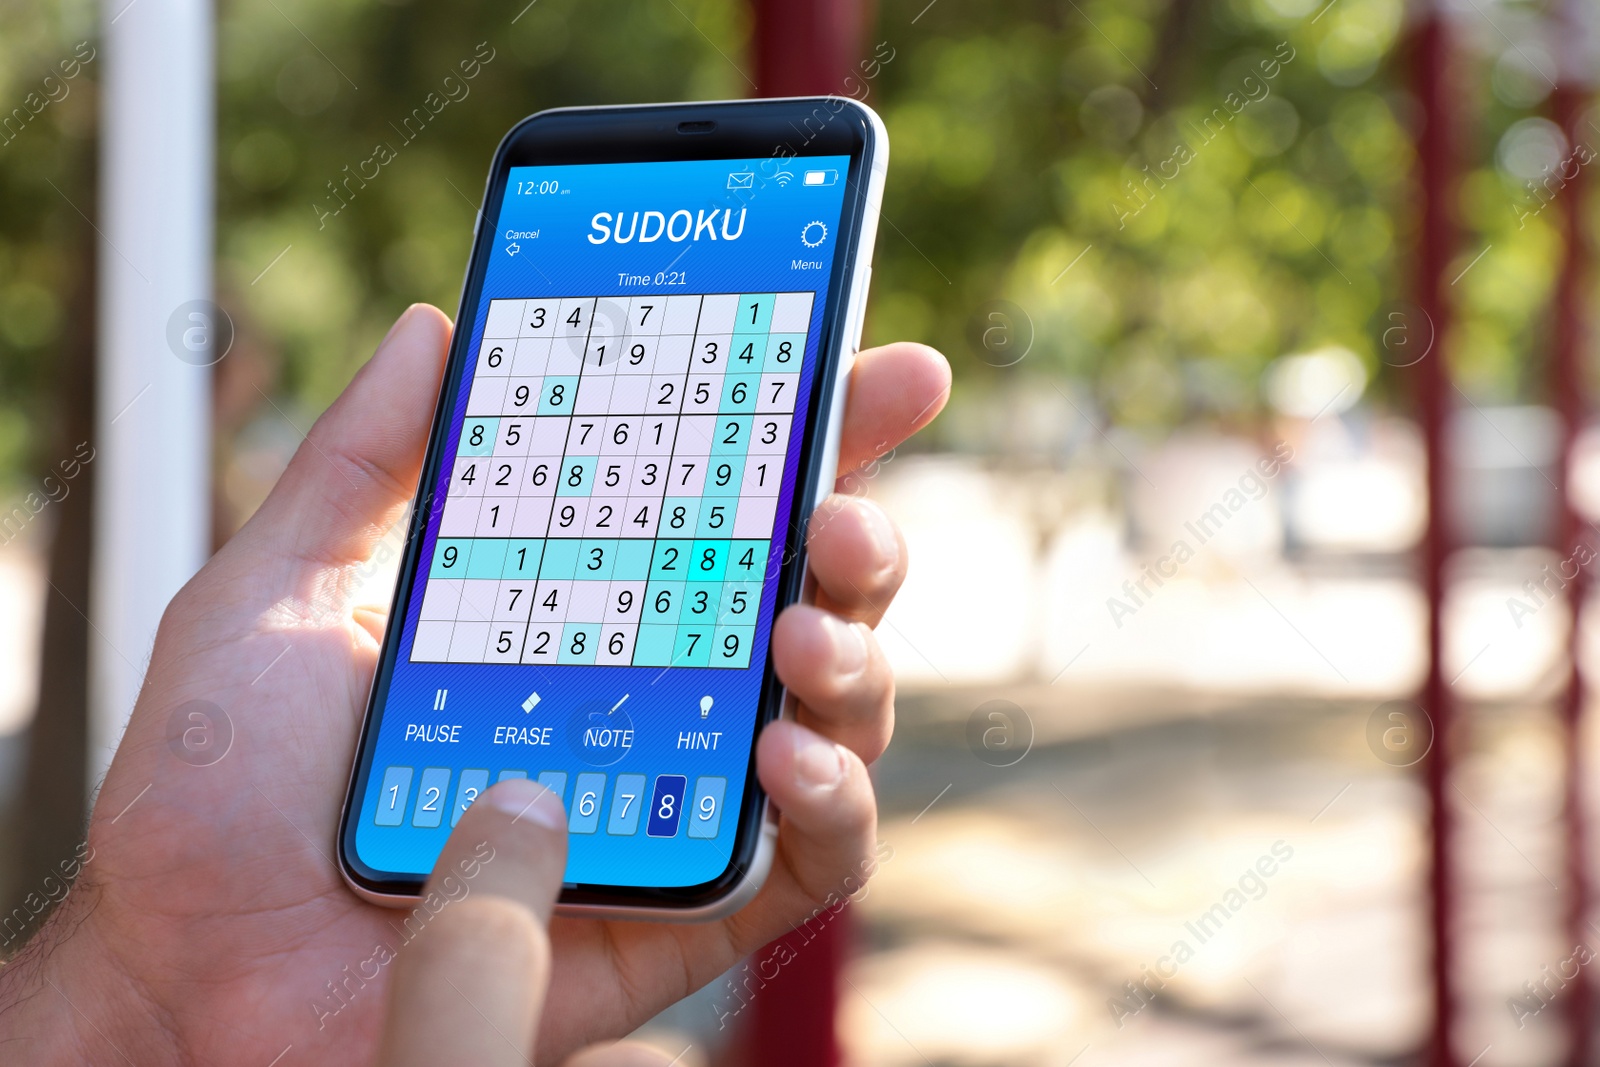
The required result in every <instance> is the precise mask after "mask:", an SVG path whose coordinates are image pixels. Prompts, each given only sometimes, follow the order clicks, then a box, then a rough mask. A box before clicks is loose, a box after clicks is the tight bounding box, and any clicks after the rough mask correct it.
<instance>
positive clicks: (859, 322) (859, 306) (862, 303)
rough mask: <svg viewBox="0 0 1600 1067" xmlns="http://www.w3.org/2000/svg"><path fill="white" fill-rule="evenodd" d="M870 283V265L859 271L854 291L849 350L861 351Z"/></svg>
mask: <svg viewBox="0 0 1600 1067" xmlns="http://www.w3.org/2000/svg"><path fill="white" fill-rule="evenodd" d="M871 285H872V267H871V265H870V264H869V265H868V266H867V268H866V269H865V270H863V271H862V272H861V288H860V289H859V290H858V291H857V293H856V307H855V320H856V321H855V322H854V323H853V324H852V325H851V327H850V351H851V352H852V353H854V352H859V351H861V331H862V330H863V329H864V328H865V327H866V324H867V290H868V288H869V287H870V286H871Z"/></svg>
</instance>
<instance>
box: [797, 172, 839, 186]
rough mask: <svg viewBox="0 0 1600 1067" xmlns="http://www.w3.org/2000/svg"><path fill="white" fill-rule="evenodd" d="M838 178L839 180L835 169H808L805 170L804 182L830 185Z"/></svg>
mask: <svg viewBox="0 0 1600 1067" xmlns="http://www.w3.org/2000/svg"><path fill="white" fill-rule="evenodd" d="M838 180H839V172H838V171H836V170H808V171H806V176H805V183H806V184H807V185H832V184H833V183H834V182H836V181H838Z"/></svg>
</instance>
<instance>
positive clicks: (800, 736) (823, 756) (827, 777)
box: [794, 730, 845, 790]
mask: <svg viewBox="0 0 1600 1067" xmlns="http://www.w3.org/2000/svg"><path fill="white" fill-rule="evenodd" d="M795 738H796V740H795V748H794V773H795V777H796V778H798V779H800V784H801V785H804V786H807V787H809V788H811V789H824V790H828V789H836V788H838V786H839V783H840V782H842V781H844V766H845V765H844V750H843V749H841V748H840V747H839V746H838V745H836V744H834V743H833V742H832V741H829V740H827V739H826V738H823V737H818V736H817V735H816V734H814V733H811V732H810V731H809V730H806V731H796V733H795Z"/></svg>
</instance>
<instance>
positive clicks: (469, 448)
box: [456, 419, 500, 456]
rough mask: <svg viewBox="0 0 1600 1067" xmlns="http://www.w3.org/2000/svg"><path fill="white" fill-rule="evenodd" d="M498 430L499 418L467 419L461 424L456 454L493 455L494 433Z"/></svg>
mask: <svg viewBox="0 0 1600 1067" xmlns="http://www.w3.org/2000/svg"><path fill="white" fill-rule="evenodd" d="M499 432H500V420H499V419H467V420H466V421H465V422H463V423H462V424H461V445H460V447H459V448H457V449H456V455H458V456H492V455H494V440H495V435H496V434H498V433H499Z"/></svg>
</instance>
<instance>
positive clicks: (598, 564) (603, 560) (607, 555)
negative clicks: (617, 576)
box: [573, 538, 617, 582]
mask: <svg viewBox="0 0 1600 1067" xmlns="http://www.w3.org/2000/svg"><path fill="white" fill-rule="evenodd" d="M616 558H617V543H616V542H615V541H610V540H596V539H594V538H585V539H584V540H582V541H580V542H579V543H578V569H577V571H576V572H575V574H574V575H573V576H574V577H576V578H582V579H584V580H585V581H591V582H592V581H600V580H601V579H604V580H606V581H610V580H611V572H612V570H613V565H614V564H615V562H616Z"/></svg>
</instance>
